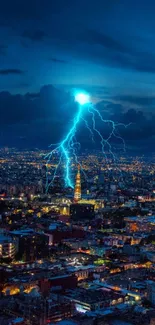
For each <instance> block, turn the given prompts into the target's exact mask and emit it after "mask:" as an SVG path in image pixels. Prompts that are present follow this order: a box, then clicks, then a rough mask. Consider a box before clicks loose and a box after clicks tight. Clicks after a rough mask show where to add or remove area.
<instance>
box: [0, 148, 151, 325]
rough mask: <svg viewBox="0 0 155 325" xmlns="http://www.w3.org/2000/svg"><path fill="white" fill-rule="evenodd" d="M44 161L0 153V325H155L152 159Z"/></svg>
mask: <svg viewBox="0 0 155 325" xmlns="http://www.w3.org/2000/svg"><path fill="white" fill-rule="evenodd" d="M47 153H48V151H44V150H41V151H40V150H38V149H34V150H18V149H16V148H1V149H0V298H1V299H0V325H15V324H17V325H46V324H49V325H53V324H57V325H81V324H82V325H88V324H89V325H90V324H91V325H102V324H103V325H142V324H144V325H153V324H155V155H154V156H153V155H152V156H151V157H150V158H149V157H145V156H143V155H141V156H135V155H134V156H131V155H127V154H125V153H122V154H120V155H119V157H116V159H112V158H108V157H103V154H102V153H101V152H99V151H97V150H96V151H89V150H87V151H84V152H83V153H81V154H80V157H79V163H78V164H77V163H76V162H75V161H74V158H72V157H71V163H70V166H71V177H72V180H73V183H74V188H73V189H72V188H69V187H66V186H65V179H64V170H65V163H64V162H63V161H62V162H61V165H60V166H59V172H58V173H57V175H56V177H54V178H53V173H54V170H55V167H57V164H58V161H59V157H58V154H57V153H55V154H54V155H53V158H52V160H51V161H50V162H49V163H48V162H47V161H46V159H45V156H46V154H47ZM47 182H48V184H47ZM47 185H48V186H47ZM47 188H48V190H47Z"/></svg>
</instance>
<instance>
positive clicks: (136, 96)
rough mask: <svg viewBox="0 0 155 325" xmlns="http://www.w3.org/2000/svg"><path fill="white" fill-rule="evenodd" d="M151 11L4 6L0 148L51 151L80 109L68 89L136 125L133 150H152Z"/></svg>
mask: <svg viewBox="0 0 155 325" xmlns="http://www.w3.org/2000/svg"><path fill="white" fill-rule="evenodd" d="M154 12H155V2H154V0H141V1H138V0H137V1H135V0H121V1H120V0H92V1H88V0H78V1H75V0H56V1H54V0H44V1H42V0H38V1H35V0H31V1H30V0H27V1H24V0H23V1H21V0H14V1H12V0H10V1H8V0H5V1H3V2H2V3H1V8H0V128H1V133H0V145H8V146H11V145H17V146H18V145H19V146H23V147H26V146H30V145H32V146H38V147H39V146H44V147H46V146H48V144H50V142H52V141H53V140H54V141H55V140H56V139H57V138H58V137H60V136H61V134H62V135H63V133H64V132H65V130H66V128H67V127H68V125H69V121H70V119H71V118H72V117H73V116H74V109H76V107H75V106H74V105H72V109H68V105H67V103H68V102H69V101H70V96H69V94H66V93H65V92H64V90H65V91H70V89H72V88H73V87H76V88H82V89H84V90H87V91H89V92H90V93H91V94H92V98H93V100H94V101H95V102H96V101H102V102H101V103H100V104H99V107H100V110H101V111H104V112H106V113H105V114H106V116H109V117H113V118H114V119H115V120H117V121H123V122H127V123H128V122H132V123H133V125H132V126H131V128H130V130H128V131H126V132H125V133H124V135H123V136H124V137H125V140H126V141H127V145H128V146H129V147H131V148H139V147H140V148H143V149H144V150H146V149H147V150H150V151H152V150H153V147H154V144H155V128H154V124H155V110H154V105H155V91H154V88H155V33H154V31H155V19H154ZM47 85H52V86H47ZM53 86H54V87H56V88H58V90H57V89H55V88H53ZM60 97H61V99H60ZM58 130H59V132H58Z"/></svg>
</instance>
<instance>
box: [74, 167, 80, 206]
mask: <svg viewBox="0 0 155 325" xmlns="http://www.w3.org/2000/svg"><path fill="white" fill-rule="evenodd" d="M80 199H81V175H80V166H78V172H77V175H76V182H75V189H74V202H75V203H77V202H78V201H79V200H80Z"/></svg>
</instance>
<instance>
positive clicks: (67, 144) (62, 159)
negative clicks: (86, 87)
mask: <svg viewBox="0 0 155 325" xmlns="http://www.w3.org/2000/svg"><path fill="white" fill-rule="evenodd" d="M76 97H77V100H76V101H77V102H78V112H77V114H76V116H75V117H74V119H73V124H72V126H71V128H70V129H69V131H68V133H67V134H66V136H65V137H64V138H63V140H62V141H61V142H59V143H57V144H51V145H50V148H53V149H52V150H51V151H50V152H49V153H48V154H47V155H46V156H45V159H46V167H47V174H46V176H47V177H46V191H47V192H48V189H49V187H50V186H51V185H53V181H54V179H55V177H56V176H57V173H58V170H59V168H60V166H61V165H62V166H63V167H64V180H65V186H66V187H70V188H74V184H73V181H72V177H71V169H72V162H74V161H75V162H76V163H77V164H79V165H81V163H80V162H79V160H78V155H77V151H78V149H79V148H80V146H81V145H80V143H79V142H78V141H77V139H76V135H77V131H78V130H79V128H80V124H81V122H84V124H85V127H86V128H87V130H88V131H89V133H90V135H91V139H92V142H94V143H95V134H96V137H97V138H99V139H100V145H101V149H102V153H103V155H104V157H105V158H106V160H108V159H107V154H106V149H107V151H108V152H109V154H110V155H111V157H112V158H113V160H114V161H115V160H116V156H115V155H114V153H113V150H112V149H113V148H112V144H111V142H112V139H113V138H117V139H118V140H120V141H121V142H122V144H123V149H124V150H125V142H124V140H123V138H122V137H121V136H120V135H119V134H118V128H119V127H124V128H126V127H128V126H129V125H130V124H128V125H125V124H123V123H115V122H114V121H112V120H107V119H104V118H103V116H102V115H101V113H100V111H99V110H98V109H97V108H96V107H95V105H93V104H90V103H89V102H88V95H87V94H79V95H77V96H76ZM90 121H91V123H90ZM97 121H99V122H100V125H102V126H104V125H107V126H108V128H109V134H108V136H106V137H105V138H104V137H103V135H102V133H101V131H100V130H99V128H98V127H97ZM56 152H57V153H58V155H59V161H58V163H57V165H56V167H55V170H54V173H53V176H52V180H51V181H50V182H49V179H48V166H49V165H50V162H51V160H52V157H53V155H54V153H56ZM81 170H82V171H83V169H82V166H81ZM83 173H84V175H85V172H84V171H83ZM85 176H86V175H85Z"/></svg>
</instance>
